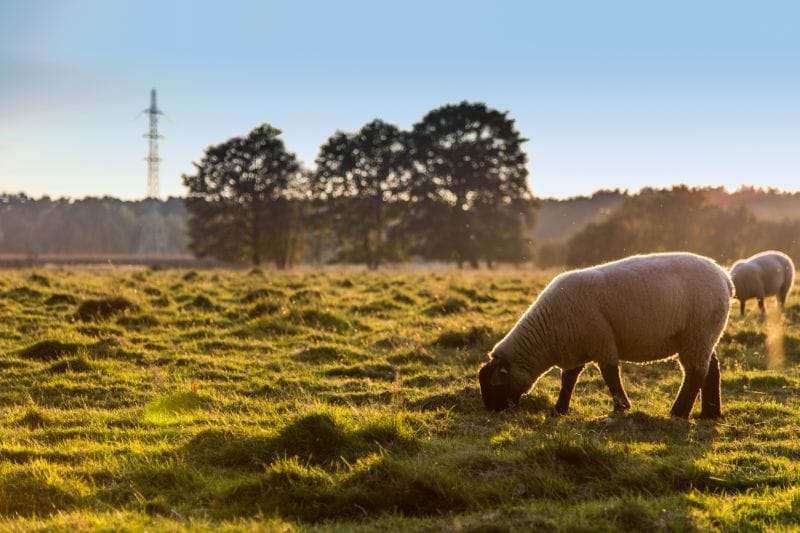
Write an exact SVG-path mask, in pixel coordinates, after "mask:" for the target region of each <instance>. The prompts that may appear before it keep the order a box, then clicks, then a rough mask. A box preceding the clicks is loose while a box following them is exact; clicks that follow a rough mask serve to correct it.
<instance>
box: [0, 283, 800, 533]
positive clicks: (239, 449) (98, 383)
mask: <svg viewBox="0 0 800 533" xmlns="http://www.w3.org/2000/svg"><path fill="white" fill-rule="evenodd" d="M548 281H549V276H547V275H543V274H535V273H528V272H524V271H508V272H499V273H489V272H477V273H469V272H451V271H436V272H412V271H405V272H404V271H393V272H386V273H376V274H373V273H369V274H362V273H359V272H357V271H348V272H324V273H273V272H264V273H261V272H258V271H256V272H252V273H246V272H230V271H225V270H212V271H201V272H195V271H185V270H183V271H177V270H164V271H147V270H135V269H126V270H105V271H81V270H62V271H56V270H41V271H37V272H32V271H30V270H7V271H0V368H2V374H0V405H2V410H1V411H0V530H9V529H11V530H14V529H17V530H23V529H25V530H30V529H47V530H62V531H73V530H76V529H105V530H141V529H150V530H154V531H164V530H166V531H184V530H192V531H196V530H205V529H212V528H213V529H221V530H226V531H239V530H242V531H261V530H270V531H271V530H279V531H282V530H293V529H298V530H323V531H340V530H363V531H371V530H376V529H380V530H398V531H400V530H402V531H438V530H460V531H517V530H519V531H535V530H542V531H544V530H564V531H574V530H598V529H600V530H604V529H605V530H610V529H615V530H617V529H620V530H628V531H664V530H716V529H722V530H729V531H738V530H743V529H745V530H746V529H750V530H761V529H764V530H768V529H769V530H771V529H776V528H778V529H780V528H789V527H792V526H794V527H796V524H797V523H798V522H800V469H799V467H798V461H799V460H800V441H799V440H798V434H800V397H798V394H799V393H800V373H799V372H798V363H800V296H799V295H798V294H799V293H800V291H799V290H798V289H797V288H796V292H795V294H794V295H793V296H792V297H791V299H790V301H789V307H788V308H787V310H786V313H785V320H784V324H783V327H781V326H780V325H777V326H772V327H770V328H767V327H766V326H765V325H764V324H762V322H761V320H760V319H759V318H758V315H757V313H756V312H754V308H755V303H754V302H751V303H750V314H749V315H748V316H747V317H746V318H745V319H741V318H740V317H739V316H738V310H737V311H736V313H734V314H733V316H732V318H731V321H730V324H729V326H728V329H727V332H726V334H725V336H724V338H723V342H722V343H721V346H720V348H719V350H718V353H719V356H720V361H721V365H722V376H723V410H724V412H725V418H724V419H723V420H721V421H720V422H718V423H715V422H710V421H700V420H691V421H688V422H687V421H684V420H674V419H670V418H669V417H668V412H669V406H670V404H671V402H672V400H673V399H674V397H675V394H676V393H677V389H678V385H679V383H680V372H679V370H678V366H677V363H676V362H674V361H668V362H663V363H658V364H653V365H647V366H634V365H625V366H624V368H623V378H624V380H625V382H626V386H627V389H628V393H629V395H630V397H631V401H632V403H633V404H634V405H633V409H632V412H631V413H629V414H628V415H626V416H621V417H614V418H608V415H609V413H610V412H611V401H610V398H609V396H608V393H607V392H606V387H605V384H604V383H603V381H602V378H601V377H600V373H599V371H598V370H597V369H595V368H589V369H587V371H586V372H584V374H583V376H582V377H581V379H580V381H579V382H578V386H577V390H576V393H575V396H574V398H573V403H572V410H571V412H570V413H569V414H568V415H567V416H565V417H562V418H559V419H554V418H550V417H549V416H548V415H547V411H548V408H549V406H550V405H552V402H554V401H555V397H556V395H557V391H558V382H559V380H558V375H559V373H558V370H554V371H551V372H550V373H549V374H548V375H546V376H545V377H543V378H542V380H540V382H539V384H538V385H537V386H536V387H535V388H534V390H533V391H532V392H531V394H529V395H526V396H524V397H523V400H522V402H521V403H520V405H519V406H518V407H517V408H515V409H512V410H509V411H507V412H504V413H502V414H489V413H488V412H486V411H485V410H484V408H483V405H482V403H481V399H480V394H479V390H478V385H477V371H478V367H479V365H480V364H481V362H482V361H483V360H484V359H485V357H486V355H485V354H486V352H487V350H488V349H489V348H490V347H491V346H492V344H493V343H494V342H496V341H497V340H498V339H499V338H500V336H501V335H502V334H503V333H505V332H506V330H507V329H508V328H510V327H511V326H512V325H513V323H514V321H515V320H516V319H517V317H518V316H519V314H520V313H521V312H522V311H523V310H524V309H525V308H526V307H527V306H528V305H529V304H530V302H531V301H533V299H534V298H535V297H536V295H537V294H538V292H539V291H540V290H541V289H542V288H543V287H544V286H545V285H546V283H547V282H548ZM109 297H110V298H112V299H111V300H99V299H103V298H109ZM114 298H115V299H114ZM89 300H95V301H94V302H88V303H87V301H89ZM774 305H775V303H774V300H770V302H769V306H770V308H772V307H774ZM768 348H771V350H770V349H768ZM696 410H699V402H698V405H697V406H696Z"/></svg>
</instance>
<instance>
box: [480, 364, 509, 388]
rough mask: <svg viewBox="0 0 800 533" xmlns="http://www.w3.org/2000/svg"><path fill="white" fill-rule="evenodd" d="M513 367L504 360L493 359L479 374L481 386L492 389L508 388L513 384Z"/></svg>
mask: <svg viewBox="0 0 800 533" xmlns="http://www.w3.org/2000/svg"><path fill="white" fill-rule="evenodd" d="M510 371H511V365H509V364H508V361H505V360H503V359H492V360H491V361H489V362H488V363H486V364H485V365H483V367H482V368H481V371H480V372H479V378H480V381H481V385H483V386H490V387H507V386H508V384H509V383H510V382H511V373H510Z"/></svg>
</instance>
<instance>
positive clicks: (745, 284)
mask: <svg viewBox="0 0 800 533" xmlns="http://www.w3.org/2000/svg"><path fill="white" fill-rule="evenodd" d="M731 279H732V280H733V285H734V286H735V287H736V295H735V296H736V299H738V300H739V310H740V312H741V314H742V316H744V308H745V304H746V302H747V300H749V299H750V298H756V299H757V300H758V308H759V309H761V312H762V313H766V308H765V307H764V298H765V297H767V296H777V298H778V303H779V304H780V306H781V307H783V304H784V303H786V297H787V295H788V294H789V291H791V290H792V285H793V284H794V263H792V260H791V259H790V258H789V256H788V255H786V254H785V253H783V252H777V251H775V250H770V251H767V252H761V253H760V254H756V255H754V256H751V257H748V258H747V259H742V260H740V261H737V262H735V263H734V264H733V267H732V268H731Z"/></svg>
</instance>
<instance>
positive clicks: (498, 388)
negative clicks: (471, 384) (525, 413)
mask: <svg viewBox="0 0 800 533" xmlns="http://www.w3.org/2000/svg"><path fill="white" fill-rule="evenodd" d="M510 367H511V365H510V364H509V363H508V361H505V360H503V359H492V360H491V361H489V362H488V363H486V364H485V365H483V366H482V367H481V370H480V372H478V381H479V382H480V384H481V397H482V398H483V405H485V406H486V408H487V409H488V410H489V411H502V410H503V409H507V408H508V407H509V406H510V405H512V404H515V403H517V402H518V401H519V399H520V397H521V396H522V393H521V392H515V391H514V389H513V388H512V386H511V368H510Z"/></svg>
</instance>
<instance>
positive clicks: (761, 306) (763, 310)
mask: <svg viewBox="0 0 800 533" xmlns="http://www.w3.org/2000/svg"><path fill="white" fill-rule="evenodd" d="M758 308H759V309H761V314H762V315H766V314H767V308H766V307H765V306H764V298H759V299H758Z"/></svg>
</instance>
